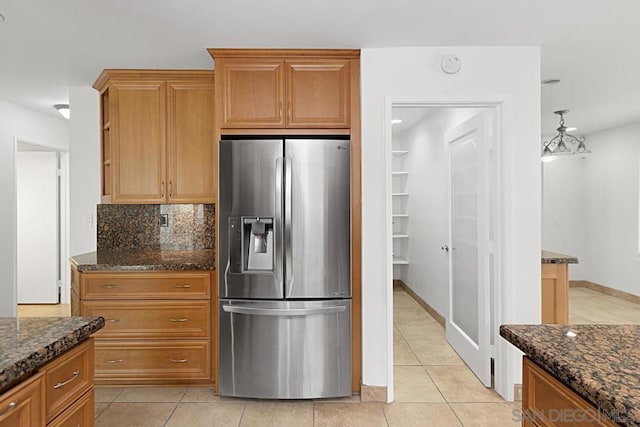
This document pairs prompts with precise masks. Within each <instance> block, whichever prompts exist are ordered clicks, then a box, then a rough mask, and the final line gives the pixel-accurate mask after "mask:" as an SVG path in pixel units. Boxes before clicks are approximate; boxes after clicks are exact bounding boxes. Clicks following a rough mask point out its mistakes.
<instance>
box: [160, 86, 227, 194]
mask: <svg viewBox="0 0 640 427" xmlns="http://www.w3.org/2000/svg"><path fill="white" fill-rule="evenodd" d="M167 85H168V95H169V96H168V106H167V107H168V108H167V117H168V118H169V123H168V126H167V128H168V136H167V141H168V143H167V149H168V151H169V156H168V165H167V166H168V170H169V175H168V177H167V179H168V181H169V183H168V189H167V200H168V201H169V202H170V203H213V202H215V187H216V185H215V170H214V167H215V162H214V150H215V147H216V144H215V141H214V135H215V130H214V117H213V105H214V98H213V79H211V80H203V81H188V82H171V81H169V82H168V83H167Z"/></svg>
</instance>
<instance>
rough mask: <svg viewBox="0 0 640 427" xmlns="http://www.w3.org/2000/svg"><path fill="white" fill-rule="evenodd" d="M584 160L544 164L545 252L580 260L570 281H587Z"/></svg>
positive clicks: (543, 230) (543, 214) (543, 222)
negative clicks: (561, 254)
mask: <svg viewBox="0 0 640 427" xmlns="http://www.w3.org/2000/svg"><path fill="white" fill-rule="evenodd" d="M585 163H586V160H585V159H581V158H573V157H570V158H559V159H556V160H553V161H551V162H542V169H543V170H542V176H543V179H542V181H543V184H542V248H543V249H546V250H549V251H554V252H561V253H564V254H569V255H574V256H576V257H578V261H579V263H578V264H570V265H569V279H570V280H588V275H587V270H588V266H589V260H588V257H587V238H588V235H587V233H586V231H587V228H586V216H585V215H586V213H587V209H586V205H585V182H584V178H585V176H584V173H585V168H584V166H585Z"/></svg>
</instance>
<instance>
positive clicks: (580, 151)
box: [541, 110, 591, 162]
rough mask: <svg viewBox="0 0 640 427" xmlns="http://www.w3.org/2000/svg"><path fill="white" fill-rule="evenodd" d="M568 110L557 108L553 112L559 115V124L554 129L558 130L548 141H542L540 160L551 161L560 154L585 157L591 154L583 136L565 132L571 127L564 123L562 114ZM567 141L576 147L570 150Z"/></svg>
mask: <svg viewBox="0 0 640 427" xmlns="http://www.w3.org/2000/svg"><path fill="white" fill-rule="evenodd" d="M568 112H569V110H558V111H554V112H553V113H554V114H557V115H559V116H560V126H559V127H558V128H557V129H556V130H557V131H558V134H557V135H556V136H554V137H553V138H551V139H550V140H549V141H544V142H543V143H542V155H541V160H542V161H543V162H548V161H551V160H553V159H555V158H557V157H560V156H566V155H577V156H580V157H587V156H588V155H589V154H591V150H589V149H588V148H587V147H586V146H585V145H584V137H581V136H573V135H569V134H568V133H567V131H568V130H570V129H571V128H567V127H566V126H565V125H564V115H565V114H567V113H568ZM574 129H577V128H574ZM567 143H571V144H573V145H577V146H578V147H577V148H576V149H575V151H571V150H570V149H569V147H567Z"/></svg>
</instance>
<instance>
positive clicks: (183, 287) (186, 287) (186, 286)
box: [173, 283, 191, 289]
mask: <svg viewBox="0 0 640 427" xmlns="http://www.w3.org/2000/svg"><path fill="white" fill-rule="evenodd" d="M173 287H174V288H177V289H189V288H190V287H191V285H190V284H188V283H187V284H186V285H173Z"/></svg>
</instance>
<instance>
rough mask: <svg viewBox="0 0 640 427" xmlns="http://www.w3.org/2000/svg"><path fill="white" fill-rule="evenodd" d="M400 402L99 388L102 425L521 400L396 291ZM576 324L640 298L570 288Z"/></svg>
mask: <svg viewBox="0 0 640 427" xmlns="http://www.w3.org/2000/svg"><path fill="white" fill-rule="evenodd" d="M393 303H394V314H395V318H394V327H395V334H394V361H395V370H394V376H395V384H394V387H395V400H396V401H395V402H394V403H393V404H389V405H387V404H382V403H361V402H360V401H359V398H357V397H352V398H345V399H334V400H318V401H260V400H244V399H233V398H225V397H220V396H215V395H214V394H213V391H212V390H211V389H210V388H134V387H123V388H102V387H100V388H97V389H96V426H97V427H107V426H118V427H122V426H144V427H154V426H167V427H173V426H189V427H192V426H193V427H197V426H296V427H297V426H367V427H369V426H378V425H379V426H391V427H394V426H492V427H494V426H516V425H520V423H519V422H518V421H517V415H518V413H519V404H518V403H510V402H504V401H503V400H502V399H501V398H500V396H498V395H497V394H496V393H495V392H494V391H492V390H490V389H487V388H485V387H483V386H482V384H481V383H480V382H479V381H478V379H477V378H476V377H475V376H474V375H473V374H472V373H471V371H470V370H469V369H468V368H467V366H466V365H465V364H464V362H462V360H461V359H460V357H459V356H458V355H457V354H456V352H455V351H453V349H452V348H451V347H450V346H449V344H448V343H447V342H446V339H445V335H444V330H443V328H442V327H441V326H440V325H439V324H438V323H437V322H436V321H435V320H434V319H433V318H432V317H431V316H429V314H428V313H427V312H426V311H424V310H423V309H422V308H421V307H420V306H419V305H418V304H417V303H416V301H414V300H413V299H412V298H411V296H409V295H408V294H407V293H406V292H404V291H401V290H399V291H394V301H393ZM53 307H55V306H20V307H19V310H18V313H19V316H64V315H68V311H69V309H68V306H66V307H64V306H63V307H59V310H57V311H56V310H55V309H52V308H53ZM570 318H571V322H572V323H640V305H637V304H633V303H631V302H628V301H625V300H622V299H620V298H616V297H611V296H608V295H604V294H601V293H598V292H595V291H592V290H590V289H587V288H571V290H570Z"/></svg>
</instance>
